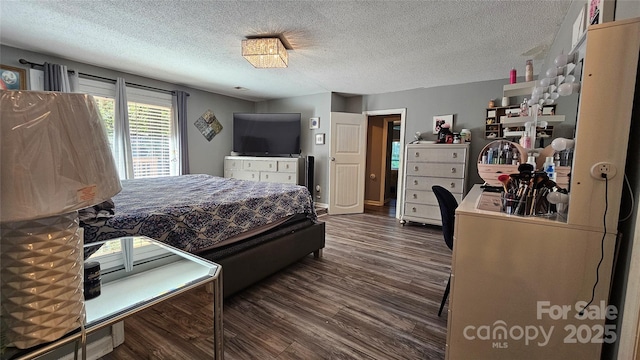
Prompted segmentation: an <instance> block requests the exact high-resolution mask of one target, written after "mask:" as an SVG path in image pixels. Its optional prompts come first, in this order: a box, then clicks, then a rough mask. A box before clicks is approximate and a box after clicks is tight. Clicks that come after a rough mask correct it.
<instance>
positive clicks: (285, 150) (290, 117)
mask: <svg viewBox="0 0 640 360" xmlns="http://www.w3.org/2000/svg"><path fill="white" fill-rule="evenodd" d="M300 117H301V115H300V114H299V113H279V114H250V113H233V149H232V151H233V152H234V153H237V154H240V155H254V156H282V155H291V154H300V152H301V149H300V126H301V125H300V124H301V123H300Z"/></svg>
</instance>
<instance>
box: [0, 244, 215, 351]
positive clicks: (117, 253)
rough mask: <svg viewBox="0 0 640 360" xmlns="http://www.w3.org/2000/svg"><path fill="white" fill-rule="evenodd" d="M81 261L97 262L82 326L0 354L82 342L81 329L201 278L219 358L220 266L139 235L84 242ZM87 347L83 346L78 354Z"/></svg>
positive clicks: (198, 282)
mask: <svg viewBox="0 0 640 360" xmlns="http://www.w3.org/2000/svg"><path fill="white" fill-rule="evenodd" d="M87 255H90V256H89V257H88V258H86V259H85V261H98V262H100V273H101V279H102V281H101V289H100V295H98V296H97V297H95V298H92V299H90V300H85V310H86V319H85V326H84V331H81V330H76V331H74V332H72V333H70V334H67V335H65V336H64V337H62V338H61V339H59V340H56V341H54V342H51V343H48V344H44V345H39V346H37V347H34V348H31V349H26V350H17V349H12V348H9V352H8V353H6V354H5V355H6V356H8V357H5V355H3V357H2V358H3V359H21V360H22V359H24V360H26V359H34V358H36V357H38V356H41V355H43V354H45V353H47V352H49V351H52V350H54V349H56V348H58V347H60V346H63V345H65V344H68V343H71V342H76V350H77V344H79V343H82V344H83V348H84V345H85V344H84V340H85V339H86V335H88V334H89V333H92V332H94V331H97V330H99V329H102V328H104V327H107V326H110V325H113V324H115V323H117V322H119V321H122V320H124V319H125V318H126V317H128V316H131V315H133V314H135V313H137V312H139V311H141V310H144V309H146V308H148V307H151V306H153V305H155V304H158V303H160V302H162V301H165V300H167V299H170V298H172V297H174V296H176V295H178V294H181V293H183V292H185V291H188V290H191V289H193V288H196V287H198V286H201V285H203V284H208V283H211V284H212V286H213V339H214V344H213V350H214V354H215V359H223V357H224V349H223V329H222V303H223V301H222V267H221V266H220V265H218V264H215V263H213V262H210V261H208V260H204V259H202V258H200V257H197V256H195V255H192V254H190V253H187V252H184V251H181V250H178V249H175V248H173V247H171V246H168V245H165V244H163V243H160V242H158V241H155V240H153V239H150V238H147V237H144V236H133V237H123V238H118V239H112V240H107V241H102V242H95V243H91V244H86V245H85V257H86V256H87ZM85 353H86V351H83V352H82V355H83V358H84V356H85V355H86V354H85Z"/></svg>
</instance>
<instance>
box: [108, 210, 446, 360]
mask: <svg viewBox="0 0 640 360" xmlns="http://www.w3.org/2000/svg"><path fill="white" fill-rule="evenodd" d="M320 219H321V220H322V221H325V222H326V224H327V227H326V231H327V237H326V248H325V250H324V257H323V258H322V259H320V260H316V259H314V258H313V257H312V256H308V257H306V258H304V259H303V260H302V261H300V262H298V263H296V264H294V265H292V266H290V267H288V268H287V269H285V270H283V271H281V272H279V273H277V274H275V275H273V276H271V277H269V278H268V279H266V280H264V281H262V282H261V283H259V284H257V285H255V286H253V287H251V288H249V289H247V290H245V291H243V292H241V293H239V294H237V295H235V296H234V297H232V298H230V299H227V300H226V301H225V304H224V335H225V359H227V360H234V359H239V360H245V359H375V360H381V359H403V360H406V359H443V358H444V347H445V336H446V316H445V314H446V309H445V312H444V314H443V316H442V317H438V316H437V312H438V307H439V305H440V300H441V298H442V293H443V291H444V287H445V285H446V281H447V279H448V276H449V269H450V263H451V251H450V250H449V249H448V248H447V247H446V245H445V244H444V241H443V239H442V235H441V230H440V228H437V227H428V226H418V225H406V226H401V225H400V224H399V222H398V221H397V220H396V219H394V218H393V217H389V216H388V214H387V215H385V214H380V213H373V212H372V213H369V212H366V213H365V214H357V215H341V216H331V215H325V216H322V217H321V218H320ZM211 304H212V303H211V297H210V295H209V294H207V293H206V292H205V291H204V288H202V289H196V290H194V291H191V292H188V293H185V294H183V295H181V296H179V297H176V298H175V299H172V300H171V301H168V302H166V303H164V304H160V305H157V306H155V307H152V308H150V309H147V310H145V311H143V312H141V313H140V314H138V315H136V316H134V317H132V318H130V319H128V320H127V321H126V322H125V344H123V345H121V346H119V347H118V348H117V349H116V350H115V351H114V352H113V353H112V354H109V355H107V356H105V357H104V359H105V360H107V359H204V358H211V357H212V351H211V344H212V332H211V329H210V327H211V324H212V315H211Z"/></svg>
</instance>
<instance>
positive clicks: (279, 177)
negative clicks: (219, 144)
mask: <svg viewBox="0 0 640 360" xmlns="http://www.w3.org/2000/svg"><path fill="white" fill-rule="evenodd" d="M224 177H226V178H234V179H240V180H251V181H262V182H277V183H287V184H298V185H304V158H285V157H254V156H225V158H224Z"/></svg>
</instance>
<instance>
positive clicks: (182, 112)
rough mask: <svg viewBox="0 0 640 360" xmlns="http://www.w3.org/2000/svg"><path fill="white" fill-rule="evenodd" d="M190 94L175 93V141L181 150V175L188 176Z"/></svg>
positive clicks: (179, 161) (179, 160)
mask: <svg viewBox="0 0 640 360" xmlns="http://www.w3.org/2000/svg"><path fill="white" fill-rule="evenodd" d="M188 96H189V94H188V93H187V92H184V91H175V92H174V98H173V113H174V116H173V117H174V129H175V136H174V141H175V142H176V144H177V146H176V147H177V149H178V150H179V159H175V160H177V161H178V163H179V164H180V165H179V174H180V175H186V174H188V173H189V146H188V142H187V97H188Z"/></svg>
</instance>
